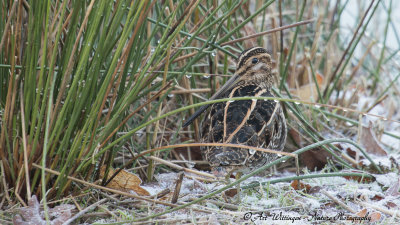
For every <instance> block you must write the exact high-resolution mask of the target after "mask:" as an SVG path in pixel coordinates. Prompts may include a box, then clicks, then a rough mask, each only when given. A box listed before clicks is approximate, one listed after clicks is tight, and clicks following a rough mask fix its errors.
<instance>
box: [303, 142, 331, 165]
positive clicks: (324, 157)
mask: <svg viewBox="0 0 400 225" xmlns="http://www.w3.org/2000/svg"><path fill="white" fill-rule="evenodd" d="M330 158H332V156H331V155H330V154H329V152H327V151H324V150H323V149H322V148H319V147H317V148H315V149H311V150H309V151H306V152H304V153H302V154H301V155H300V160H301V162H302V163H303V164H304V165H305V166H307V168H308V169H309V170H314V169H315V168H317V169H318V170H320V169H322V168H324V167H325V165H326V164H327V163H328V159H330Z"/></svg>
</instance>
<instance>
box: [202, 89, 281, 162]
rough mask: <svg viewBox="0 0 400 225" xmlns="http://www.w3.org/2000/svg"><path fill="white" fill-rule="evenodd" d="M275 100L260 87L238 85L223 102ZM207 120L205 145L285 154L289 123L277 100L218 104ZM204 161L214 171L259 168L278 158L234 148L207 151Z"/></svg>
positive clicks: (213, 106)
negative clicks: (282, 152)
mask: <svg viewBox="0 0 400 225" xmlns="http://www.w3.org/2000/svg"><path fill="white" fill-rule="evenodd" d="M242 96H260V97H273V95H272V93H271V92H270V91H269V90H266V89H262V88H261V87H259V86H257V85H238V86H236V87H234V88H232V89H231V90H230V91H227V92H226V94H225V96H222V97H223V98H232V97H242ZM210 108H211V109H210V111H209V112H208V113H207V115H206V116H205V118H204V121H203V123H202V129H201V136H202V141H203V142H207V143H210V142H211V143H231V144H242V145H247V146H254V147H261V148H268V149H272V150H282V149H283V147H284V143H285V140H286V123H285V118H284V115H283V113H282V109H281V107H280V104H279V103H277V102H275V101H274V100H241V101H233V102H232V101H228V102H221V103H215V104H213V105H212V106H211V107H210ZM202 153H203V157H205V159H206V160H207V161H209V163H210V165H211V167H219V166H231V167H235V166H237V167H241V166H242V167H246V168H256V167H259V166H261V165H263V164H265V163H267V162H270V161H272V160H273V159H274V158H275V157H276V155H275V154H270V153H264V152H258V151H257V152H256V151H252V150H249V149H247V148H246V149H240V148H231V147H203V148H202Z"/></svg>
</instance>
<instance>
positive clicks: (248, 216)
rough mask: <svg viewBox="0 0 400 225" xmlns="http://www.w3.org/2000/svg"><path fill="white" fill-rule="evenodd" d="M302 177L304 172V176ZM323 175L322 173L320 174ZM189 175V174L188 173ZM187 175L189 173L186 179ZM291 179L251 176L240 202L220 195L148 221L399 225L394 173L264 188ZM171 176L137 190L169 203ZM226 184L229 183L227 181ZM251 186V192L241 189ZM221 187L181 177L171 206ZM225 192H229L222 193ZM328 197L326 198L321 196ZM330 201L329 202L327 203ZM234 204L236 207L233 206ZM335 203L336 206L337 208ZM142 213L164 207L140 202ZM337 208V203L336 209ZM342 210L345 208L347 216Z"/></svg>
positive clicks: (399, 200) (399, 199) (173, 176)
mask: <svg viewBox="0 0 400 225" xmlns="http://www.w3.org/2000/svg"><path fill="white" fill-rule="evenodd" d="M306 173H307V174H308V172H306ZM322 173H324V172H322ZM188 175H189V174H188ZM190 175H192V174H190ZM286 176H295V174H291V173H288V172H282V173H278V174H276V175H275V176H274V177H268V178H266V177H252V178H250V179H248V180H246V181H245V182H243V183H242V184H241V187H242V189H241V191H240V201H239V200H238V199H237V197H238V195H237V194H234V195H233V196H231V195H228V194H226V192H223V193H221V194H217V195H215V196H212V197H210V198H209V199H206V200H204V201H202V202H200V203H198V204H194V205H191V206H189V207H187V208H185V209H181V210H178V211H175V212H171V213H168V214H165V215H162V216H160V217H156V218H154V219H153V220H154V221H155V222H157V221H158V222H160V223H171V224H172V223H180V222H196V223H207V224H221V223H226V222H229V223H249V222H254V224H305V223H306V224H308V223H311V224H319V223H331V222H334V223H340V224H353V222H354V221H355V220H366V222H367V223H370V222H374V221H375V222H376V223H382V222H383V223H390V224H391V223H399V222H400V219H399V217H397V218H395V216H393V215H394V214H393V215H391V214H390V213H396V210H397V209H398V208H399V206H400V194H399V192H398V190H397V192H396V191H393V190H392V189H390V187H393V186H397V187H399V185H400V183H399V182H400V180H399V176H398V175H397V174H395V173H388V174H385V175H376V176H375V178H376V180H375V181H369V182H368V183H360V182H358V181H355V180H353V179H346V178H343V177H319V178H313V179H305V180H302V181H301V184H305V185H309V187H307V188H304V189H298V190H296V189H297V188H293V186H292V185H291V183H290V182H281V183H275V184H268V182H269V181H271V180H273V179H275V178H276V177H286ZM177 177H178V174H177V173H163V174H159V175H158V176H157V182H156V183H153V184H147V185H145V186H143V187H144V188H145V189H147V190H148V191H149V192H150V193H151V194H152V195H153V194H157V193H159V192H161V191H163V190H165V189H170V190H171V193H170V194H168V195H166V196H164V197H163V198H162V200H163V201H165V202H170V199H171V197H172V192H173V191H174V188H175V181H176V179H177ZM231 181H234V180H233V179H231ZM255 183H257V184H258V185H257V186H256V187H252V188H247V186H248V185H253V186H254V184H255ZM224 186H225V183H223V182H210V183H207V182H203V181H200V180H195V179H192V178H188V177H187V176H185V177H184V179H183V181H182V188H181V191H180V195H179V199H178V203H177V204H185V203H188V202H191V201H193V200H196V199H198V198H200V197H203V196H205V195H206V194H208V193H211V192H213V191H215V190H218V189H220V188H222V187H224ZM228 190H229V189H228ZM325 193H328V194H325ZM330 196H333V197H334V199H336V200H334V199H332V197H330ZM238 201H239V202H238ZM336 201H339V202H340V203H337V202H336ZM141 204H142V209H147V210H145V212H142V213H139V212H137V213H136V214H135V218H140V217H144V216H148V215H152V214H155V213H160V212H163V211H165V210H167V209H169V207H166V206H160V205H156V204H152V203H146V202H142V203H141ZM339 204H343V205H344V206H341V205H339ZM345 207H348V208H350V209H351V210H352V211H353V212H349V211H348V210H347V209H345Z"/></svg>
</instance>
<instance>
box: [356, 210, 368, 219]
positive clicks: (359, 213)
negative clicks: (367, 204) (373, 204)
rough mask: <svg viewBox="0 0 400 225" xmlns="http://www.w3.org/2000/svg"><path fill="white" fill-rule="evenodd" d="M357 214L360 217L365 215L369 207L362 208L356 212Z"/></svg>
mask: <svg viewBox="0 0 400 225" xmlns="http://www.w3.org/2000/svg"><path fill="white" fill-rule="evenodd" d="M356 215H357V216H359V217H364V216H365V215H367V209H366V208H364V209H362V210H361V211H359V212H358V213H356Z"/></svg>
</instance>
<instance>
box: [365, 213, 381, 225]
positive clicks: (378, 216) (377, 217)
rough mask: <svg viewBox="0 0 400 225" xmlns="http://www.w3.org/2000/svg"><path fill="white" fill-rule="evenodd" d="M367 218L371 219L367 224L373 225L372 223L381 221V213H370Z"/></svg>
mask: <svg viewBox="0 0 400 225" xmlns="http://www.w3.org/2000/svg"><path fill="white" fill-rule="evenodd" d="M369 217H371V220H370V221H368V222H369V223H373V222H376V221H378V220H380V219H381V213H380V212H373V213H371V215H369Z"/></svg>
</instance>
